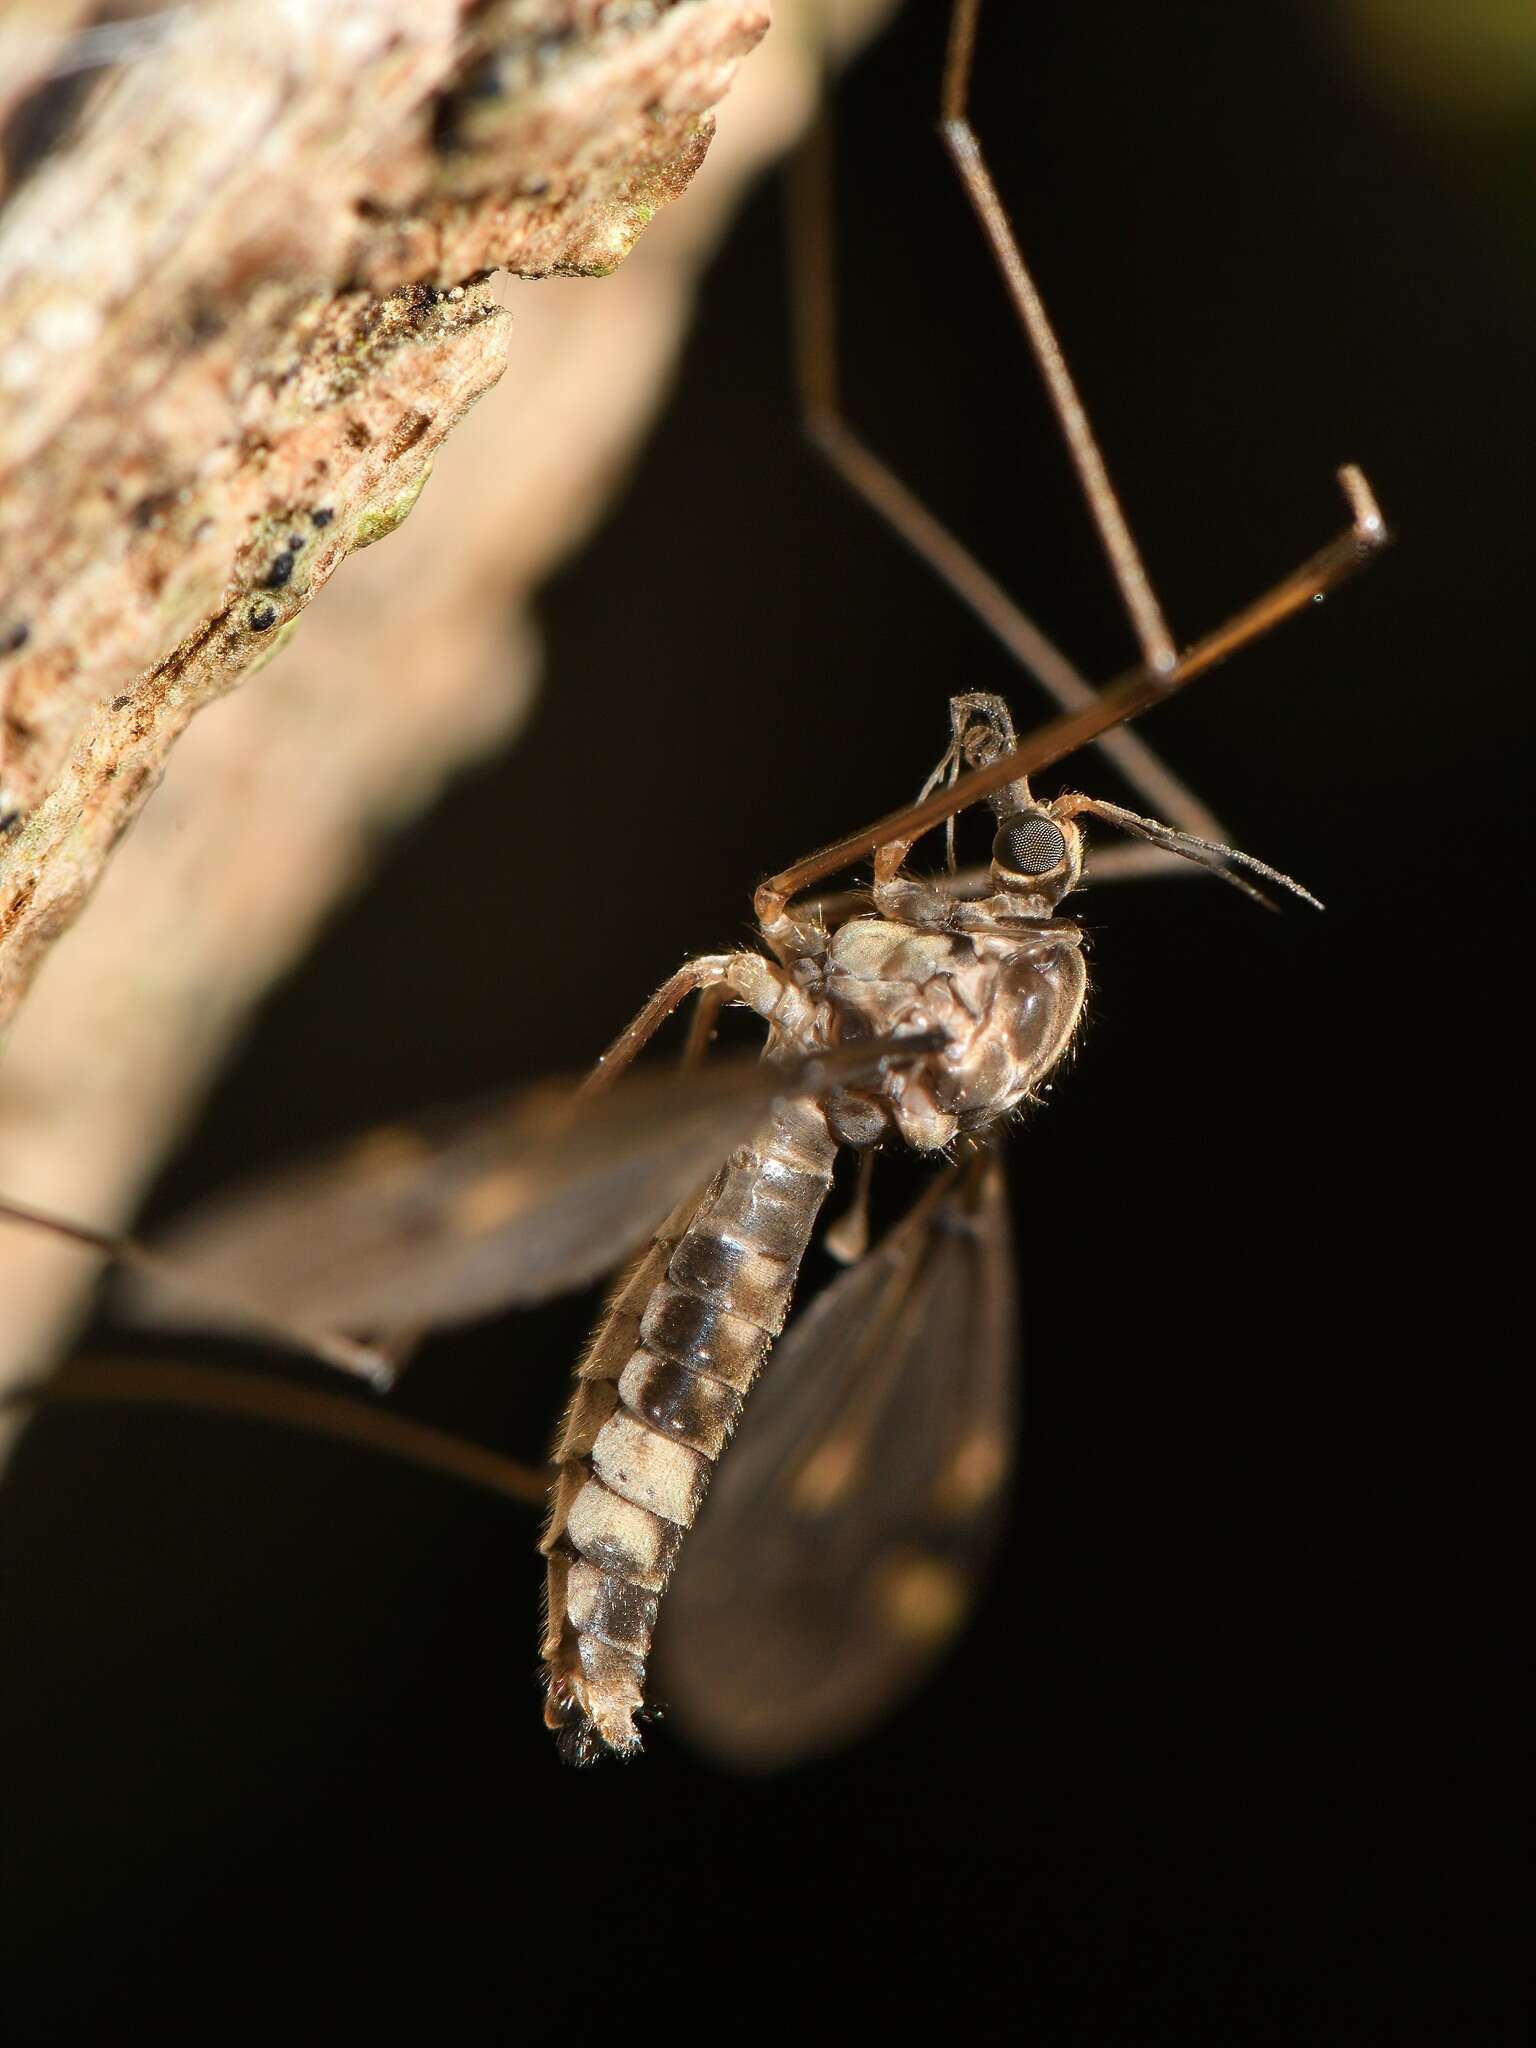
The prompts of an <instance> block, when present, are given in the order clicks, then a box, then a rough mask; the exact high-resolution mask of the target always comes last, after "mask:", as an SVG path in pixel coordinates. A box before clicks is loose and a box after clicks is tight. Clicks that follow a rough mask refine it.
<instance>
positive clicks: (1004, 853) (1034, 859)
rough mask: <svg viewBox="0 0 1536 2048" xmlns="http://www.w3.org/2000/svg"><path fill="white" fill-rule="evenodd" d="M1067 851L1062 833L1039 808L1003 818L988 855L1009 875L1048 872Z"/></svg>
mask: <svg viewBox="0 0 1536 2048" xmlns="http://www.w3.org/2000/svg"><path fill="white" fill-rule="evenodd" d="M1066 851H1067V840H1066V834H1065V833H1064V832H1063V831H1062V829H1061V827H1060V826H1059V825H1058V824H1057V823H1056V821H1055V819H1054V818H1048V817H1046V816H1045V814H1044V813H1043V812H1042V811H1022V812H1020V814H1019V816H1018V817H1016V818H1007V819H1005V820H1004V821H1003V823H1002V825H1001V826H1000V827H999V828H998V834H997V837H996V838H995V839H994V840H993V842H992V858H993V860H995V861H996V862H997V865H998V866H999V867H1000V868H1006V869H1007V870H1008V872H1009V874H1011V875H1048V874H1049V873H1050V871H1051V869H1052V868H1054V867H1059V866H1060V865H1061V862H1062V860H1063V859H1064V857H1065V855H1066Z"/></svg>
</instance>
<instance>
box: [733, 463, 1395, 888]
mask: <svg viewBox="0 0 1536 2048" xmlns="http://www.w3.org/2000/svg"><path fill="white" fill-rule="evenodd" d="M1339 482H1340V485H1341V486H1342V488H1343V491H1344V495H1345V497H1346V498H1347V500H1348V501H1349V507H1350V510H1351V512H1352V513H1353V515H1354V518H1353V523H1352V524H1351V525H1350V526H1349V527H1347V528H1346V529H1345V531H1344V532H1343V533H1341V534H1340V535H1339V536H1338V537H1337V538H1336V539H1335V540H1332V541H1330V542H1329V543H1328V545H1327V546H1326V547H1324V548H1320V549H1319V550H1318V552H1317V553H1316V554H1315V555H1313V556H1312V557H1311V558H1310V559H1309V560H1307V561H1305V562H1303V563H1302V565H1301V567H1300V568H1299V569H1293V570H1292V572H1291V574H1290V575H1289V576H1286V577H1283V578H1282V579H1281V581H1280V582H1278V583H1277V584H1275V586H1274V587H1273V589H1271V590H1267V591H1266V592H1265V593H1264V595H1263V596H1262V597H1259V598H1256V599H1255V600H1254V601H1253V603H1252V604H1248V605H1245V606H1244V607H1243V609H1242V610H1241V611H1240V612H1238V613H1237V614H1236V615H1235V617H1233V618H1231V619H1229V620H1228V621H1227V623H1226V624H1225V625H1224V626H1218V627H1217V629H1216V631H1215V632H1214V633H1208V634H1207V635H1206V636H1205V638H1204V639H1203V640H1198V641H1196V643H1195V645H1194V646H1193V647H1191V648H1189V649H1188V650H1187V651H1186V652H1185V653H1184V654H1182V655H1181V656H1180V657H1179V659H1178V660H1177V661H1176V662H1175V664H1174V666H1173V667H1172V668H1171V669H1169V670H1168V671H1166V672H1154V671H1152V670H1151V669H1148V668H1147V667H1145V666H1144V665H1140V664H1138V666H1137V667H1135V668H1133V669H1128V670H1127V671H1126V673H1125V674H1124V675H1122V676H1120V677H1118V678H1117V679H1116V681H1114V682H1112V683H1110V684H1109V685H1108V686H1107V687H1106V688H1105V689H1104V690H1103V691H1102V692H1101V693H1100V694H1099V696H1098V697H1097V698H1096V700H1095V701H1094V703H1093V704H1091V705H1088V706H1085V707H1084V708H1083V709H1082V710H1081V711H1073V712H1067V713H1065V714H1063V716H1061V717H1059V718H1053V719H1050V720H1049V721H1048V722H1047V723H1046V724H1045V725H1042V726H1040V727H1038V728H1037V730H1036V731H1034V732H1032V733H1031V734H1030V735H1029V736H1028V738H1027V739H1024V740H1021V741H1020V743H1019V745H1018V746H1016V747H1015V748H1013V749H1012V751H1011V752H1009V753H1006V754H999V755H998V757H997V759H996V760H995V761H990V762H988V764H987V765H986V767H984V768H974V769H972V770H971V772H970V773H969V774H968V775H962V776H961V777H960V778H959V779H958V780H957V781H956V782H954V783H952V784H951V785H950V786H949V787H948V788H946V789H938V790H935V791H934V793H933V795H932V796H930V797H928V798H927V799H926V800H925V801H924V802H923V803H919V804H909V805H907V806H905V807H904V808H903V809H902V810H899V811H892V812H891V813H890V814H889V815H888V816H887V817H884V818H879V819H877V820H876V821H875V823H874V824H873V825H866V826H865V827H864V828H863V830H862V831H858V832H850V833H849V834H848V836H847V838H845V839H838V840H835V841H834V842H833V843H832V844H831V845H830V846H824V847H822V849H821V850H820V852H818V853H813V854H810V855H808V856H807V858H806V859H804V860H801V861H796V863H795V864H794V866H793V867H788V868H784V869H782V870H781V871H780V872H779V873H778V874H776V875H773V876H771V877H770V878H769V879H768V880H767V881H766V882H764V883H762V884H761V885H760V887H759V888H758V891H757V895H756V898H755V907H756V910H757V915H758V917H759V919H761V920H763V921H765V922H766V921H768V920H771V919H772V918H775V917H778V916H781V915H782V914H783V910H784V906H785V904H786V903H788V902H789V901H790V900H791V898H792V897H794V896H796V895H797V894H798V893H799V892H800V890H802V889H806V888H809V887H810V886H811V884H812V883H813V882H819V881H821V880H822V879H823V878H824V877H825V876H827V875H833V874H836V873H838V871H839V870H840V869H842V868H846V867H850V866H852V864H853V863H854V862H855V861H859V860H862V859H864V857H865V856H866V855H867V854H871V853H873V852H874V851H875V850H876V848H878V847H883V846H891V845H895V844H897V843H898V842H908V843H910V842H911V841H912V840H914V839H916V838H918V837H919V835H920V834H922V833H924V832H926V831H928V830H929V829H930V828H931V827H932V826H934V825H938V824H942V823H943V821H944V819H946V818H949V817H953V816H954V814H955V813H956V812H957V811H963V810H965V809H966V808H967V807H968V806H969V805H971V804H973V803H976V802H978V801H979V800H980V799H981V798H982V797H984V796H990V795H991V793H992V791H993V790H995V789H1001V788H1002V787H1003V786H1004V784H1005V783H1009V782H1014V781H1016V780H1017V779H1018V778H1019V777H1020V776H1021V775H1024V776H1027V775H1034V774H1037V773H1038V772H1039V771H1040V770H1041V769H1042V768H1049V767H1050V766H1051V764H1052V763H1053V762H1056V761H1060V760H1061V759H1063V757H1064V756H1065V755H1067V754H1071V753H1075V752H1076V751H1077V749H1078V748H1079V747H1081V746H1085V745H1086V744H1087V743H1088V741H1089V740H1092V739H1097V738H1098V736H1099V734H1100V733H1101V732H1107V731H1108V730H1109V729H1110V728H1111V727H1113V726H1116V725H1119V724H1120V723H1122V721H1123V720H1125V719H1127V718H1135V717H1136V716H1137V715H1138V714H1139V713H1140V712H1143V711H1146V710H1147V709H1149V708H1150V706H1152V705H1154V704H1161V703H1162V702H1163V701H1164V700H1165V699H1166V698H1168V697H1171V696H1172V695H1173V694H1174V692H1175V691H1177V690H1181V689H1183V688H1184V686H1185V685H1186V684H1187V683H1191V682H1193V681H1194V679H1195V677H1196V676H1200V675H1204V673H1205V672H1206V670H1207V669H1211V668H1215V667H1216V666H1217V665H1218V664H1219V663H1220V662H1223V661H1225V660H1226V659H1227V657H1228V655H1230V654H1233V653H1235V652H1236V650H1237V649H1238V648H1239V647H1242V646H1244V645H1245V644H1246V643H1247V642H1248V641H1250V640H1254V639H1257V638H1258V637H1259V635H1260V634H1262V633H1267V632H1269V631H1270V629H1271V628H1272V627H1274V626H1277V625H1279V623H1280V621H1281V620H1282V619H1288V618H1289V617H1290V616H1291V614H1292V613H1293V612H1299V611H1302V610H1304V609H1305V608H1306V607H1307V606H1308V605H1309V604H1311V602H1312V601H1313V599H1314V598H1318V597H1322V596H1323V595H1324V594H1325V593H1326V592H1328V591H1330V590H1333V589H1336V588H1337V586H1338V585H1339V584H1341V583H1342V582H1344V581H1345V580H1346V578H1348V577H1349V576H1352V575H1353V574H1354V573H1355V571H1356V570H1357V569H1359V568H1361V567H1363V566H1364V564H1365V563H1366V562H1367V561H1369V560H1370V559H1371V558H1372V557H1373V556H1374V555H1375V554H1376V553H1377V552H1378V551H1379V550H1380V549H1381V548H1383V547H1385V546H1386V544H1387V541H1388V539H1389V538H1390V536H1389V534H1388V532H1387V527H1386V522H1385V521H1384V520H1383V519H1382V516H1381V513H1380V511H1379V510H1378V509H1377V505H1376V500H1375V498H1374V497H1373V495H1372V493H1371V487H1370V485H1369V484H1368V483H1367V482H1366V480H1365V477H1364V475H1363V474H1362V472H1361V471H1360V470H1358V469H1357V468H1355V467H1354V465H1353V464H1350V465H1347V466H1346V467H1345V468H1344V469H1342V470H1340V472H1339Z"/></svg>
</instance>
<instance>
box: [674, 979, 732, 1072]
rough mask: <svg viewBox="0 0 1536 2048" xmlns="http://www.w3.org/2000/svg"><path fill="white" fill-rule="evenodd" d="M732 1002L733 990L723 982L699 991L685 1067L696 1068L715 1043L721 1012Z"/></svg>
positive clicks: (686, 1048)
mask: <svg viewBox="0 0 1536 2048" xmlns="http://www.w3.org/2000/svg"><path fill="white" fill-rule="evenodd" d="M731 1000H732V994H731V990H730V989H729V988H728V987H727V986H726V985H725V983H724V982H723V981H717V982H714V983H712V984H711V985H710V986H709V987H708V988H702V989H700V990H699V1000H698V1001H697V1002H696V1003H695V1004H694V1006H693V1015H692V1016H691V1017H690V1018H689V1020H688V1039H687V1043H686V1044H685V1045H684V1047H683V1062H682V1063H683V1065H684V1066H685V1067H696V1066H698V1064H699V1062H700V1061H701V1060H702V1059H703V1058H704V1057H705V1055H706V1054H707V1053H708V1051H709V1048H710V1047H711V1046H712V1045H713V1044H714V1042H715V1026H716V1025H717V1024H718V1022H719V1020H720V1012H721V1011H722V1010H723V1009H724V1008H725V1006H726V1004H727V1003H729V1002H730V1001H731Z"/></svg>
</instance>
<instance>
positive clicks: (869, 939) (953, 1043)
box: [808, 899, 1086, 1152]
mask: <svg viewBox="0 0 1536 2048" xmlns="http://www.w3.org/2000/svg"><path fill="white" fill-rule="evenodd" d="M940 900H942V899H940ZM1000 905H1001V906H1002V908H1001V914H1000ZM944 910H945V914H946V918H947V920H948V922H949V924H950V928H949V929H945V930H935V929H931V928H927V927H925V926H923V925H918V924H909V923H906V922H902V921H897V920H895V919H891V918H888V917H861V918H854V919H852V920H851V921H850V922H849V923H847V924H845V925H843V926H842V927H841V928H840V929H839V930H837V931H836V932H834V933H832V934H831V936H830V937H829V939H828V941H827V944H826V948H825V951H824V953H823V954H822V955H821V957H820V959H819V960H818V961H817V962H816V963H815V965H816V973H817V986H816V987H815V989H814V991H808V993H811V992H813V993H814V994H815V995H816V996H818V997H819V1001H818V1003H817V1010H818V1026H819V1028H820V1030H821V1031H822V1032H823V1033H824V1042H825V1043H827V1044H829V1045H831V1044H839V1043H847V1042H849V1041H850V1040H856V1039H860V1038H869V1037H885V1036H889V1035H894V1034H905V1033H910V1032H918V1031H937V1032H939V1033H940V1034H941V1035H942V1037H943V1040H944V1044H943V1047H942V1049H941V1050H939V1051H938V1052H935V1053H933V1054H932V1055H930V1056H929V1057H928V1058H926V1059H924V1060H923V1061H922V1062H921V1063H919V1064H916V1065H914V1066H911V1067H907V1068H904V1069H902V1070H900V1071H893V1072H892V1073H891V1074H890V1075H888V1076H887V1077H886V1078H885V1080H884V1081H883V1082H882V1083H881V1084H880V1086H879V1087H878V1088H877V1089H873V1088H867V1089H859V1090H847V1091H844V1092H843V1093H841V1094H840V1095H838V1096H837V1097H836V1098H835V1099H834V1100H833V1101H832V1102H831V1103H830V1104H829V1105H828V1114H829V1117H830V1120H831V1123H832V1127H833V1129H834V1131H835V1132H836V1133H837V1136H838V1137H839V1138H840V1139H841V1140H842V1141H843V1143H845V1144H851V1145H861V1146H867V1145H871V1144H876V1143H878V1142H879V1141H880V1140H881V1139H882V1138H884V1137H888V1136H889V1135H890V1133H891V1131H892V1128H893V1127H894V1129H895V1130H896V1131H897V1132H898V1133H899V1134H900V1136H901V1137H902V1138H903V1139H904V1140H905V1141H906V1142H907V1143H908V1144H909V1145H912V1146H914V1147H916V1148H917V1149H918V1150H919V1151H925V1152H927V1151H935V1150H937V1149H939V1148H941V1147H942V1146H945V1145H947V1144H949V1143H950V1142H951V1141H952V1140H953V1139H954V1138H955V1137H956V1136H958V1135H959V1134H961V1133H962V1132H965V1131H973V1130H978V1129H980V1128H981V1127H982V1126H984V1125H986V1124H989V1123H991V1122H993V1121H994V1120H995V1119H996V1118H998V1117H1001V1116H1004V1115H1006V1114H1007V1113H1008V1111H1010V1110H1011V1109H1013V1108H1015V1107H1016V1106H1017V1105H1018V1104H1019V1103H1020V1102H1022V1101H1025V1100H1026V1099H1027V1098H1028V1097H1029V1096H1030V1095H1031V1093H1032V1092H1033V1091H1034V1090H1035V1089H1036V1088H1037V1087H1038V1086H1039V1084H1040V1082H1041V1081H1042V1080H1044V1078H1045V1077H1046V1075H1047V1074H1049V1073H1050V1071H1051V1069H1052V1068H1053V1067H1054V1066H1055V1065H1056V1064H1057V1062H1058V1061H1059V1060H1060V1059H1061V1057H1062V1055H1063V1054H1064V1053H1065V1052H1066V1050H1067V1047H1068V1046H1069V1044H1070V1043H1071V1040H1072V1034H1073V1032H1074V1030H1075V1029H1076V1026H1077V1020H1078V1017H1079V1015H1080V1014H1081V1011H1082V1004H1083V994H1084V987H1085V979H1086V977H1085V972H1084V966H1083V956H1082V949H1081V940H1080V935H1079V933H1078V930H1077V927H1076V926H1075V925H1073V924H1072V923H1071V922H1070V921H1069V920H1068V919H1065V918H1037V919H1024V918H1020V917H1018V916H1017V915H1011V914H1009V912H1008V909H1007V901H1006V899H991V900H990V901H989V902H987V903H982V904H966V905H954V904H950V903H947V902H946V903H945V904H944ZM962 921H963V923H964V926H965V927H966V928H965V929H957V928H955V927H956V926H957V925H959V924H960V923H961V922H962Z"/></svg>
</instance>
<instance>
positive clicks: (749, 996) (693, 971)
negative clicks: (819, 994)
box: [582, 952, 806, 1094]
mask: <svg viewBox="0 0 1536 2048" xmlns="http://www.w3.org/2000/svg"><path fill="white" fill-rule="evenodd" d="M716 988H724V989H726V990H728V991H729V994H728V996H727V997H726V998H725V1000H727V1001H729V1000H732V999H734V1000H735V1001H736V1002H740V1003H745V1004H746V1005H747V1007H748V1008H749V1009H752V1010H756V1012H757V1013H758V1015H759V1016H760V1017H763V1018H766V1019H767V1020H768V1021H769V1022H770V1023H780V1024H783V1025H784V1026H785V1027H786V1030H787V1031H788V1032H789V1033H790V1035H793V1033H794V1030H795V1027H796V1025H798V1024H800V1023H801V1022H802V1021H804V1020H803V1018H802V1015H801V1012H802V1011H803V1010H804V1009H805V1008H806V1004H805V998H804V997H803V996H802V995H801V993H800V991H799V990H798V989H797V988H796V987H795V986H794V984H793V983H792V982H791V981H790V980H789V979H788V977H787V976H786V975H785V974H784V972H783V970H782V969H781V968H779V967H777V966H776V965H775V964H774V962H773V961H771V960H765V959H764V958H763V956H762V954H761V953H748V952H739V953H701V954H700V955H699V957H698V958H697V959H696V960H689V961H686V962H685V963H684V964H683V966H681V967H679V969H678V970H677V972H676V974H674V975H672V976H671V977H670V979H668V980H666V981H664V982H663V983H662V985H661V987H660V988H659V989H657V991H656V993H655V995H653V996H652V997H651V999H650V1001H649V1002H648V1003H647V1004H646V1005H645V1007H644V1009H642V1010H641V1011H640V1013H639V1014H638V1016H636V1017H635V1018H634V1020H633V1022H631V1023H629V1024H627V1025H626V1026H625V1027H624V1029H623V1030H622V1031H621V1032H620V1033H619V1035H618V1037H617V1038H616V1039H615V1040H614V1041H613V1043H612V1045H610V1046H609V1048H608V1050H607V1051H606V1052H605V1053H604V1054H603V1055H602V1057H601V1058H600V1059H599V1061H598V1063H597V1065H596V1066H595V1067H594V1068H593V1069H592V1072H591V1073H590V1074H589V1075H588V1076H587V1078H586V1080H585V1081H584V1082H583V1083H582V1092H583V1093H584V1094H592V1093H595V1092H596V1091H597V1090H598V1089H600V1088H606V1087H608V1086H609V1084H610V1083H611V1082H612V1081H613V1080H615V1079H616V1077H617V1076H618V1075H620V1074H622V1073H623V1071H624V1069H625V1068H626V1067H627V1066H628V1065H629V1063H630V1061H631V1060H632V1059H634V1057H635V1055H636V1054H637V1053H638V1052H639V1051H640V1050H641V1049H642V1047H644V1046H645V1045H647V1044H648V1043H649V1042H650V1040H651V1039H652V1038H654V1037H655V1035H656V1033H657V1031H658V1030H659V1029H660V1028H661V1026H662V1025H663V1024H664V1023H665V1022H666V1021H667V1019H668V1018H669V1017H670V1016H671V1015H672V1012H673V1011H674V1010H675V1009H677V1008H678V1007H679V1005H680V1004H682V1003H683V1002H685V1001H686V1000H687V998H688V997H689V996H690V995H691V994H692V993H693V991H694V990H695V989H703V990H709V989H716Z"/></svg>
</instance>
